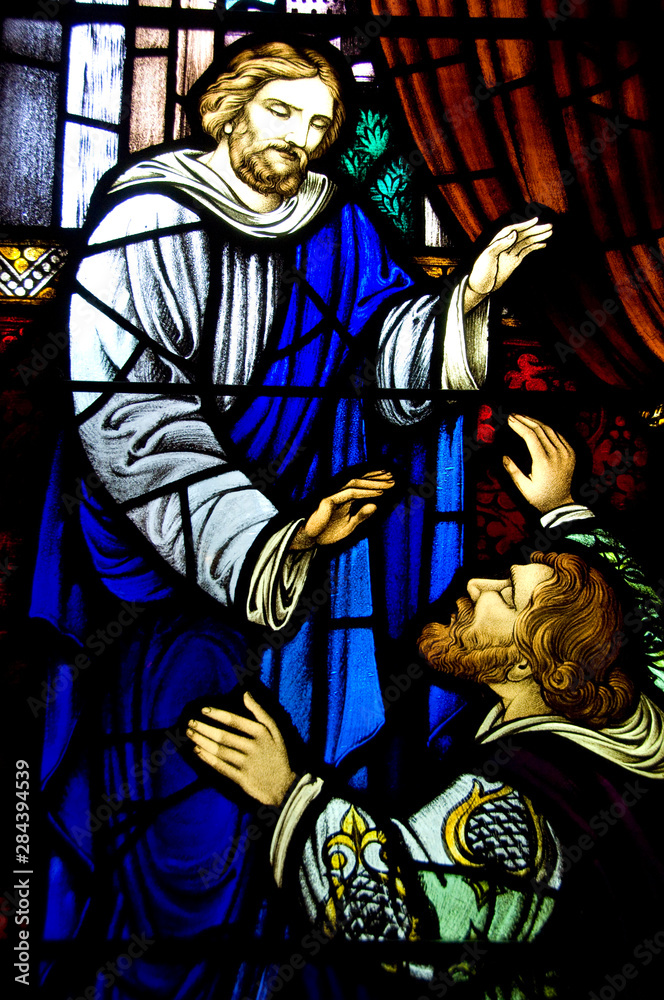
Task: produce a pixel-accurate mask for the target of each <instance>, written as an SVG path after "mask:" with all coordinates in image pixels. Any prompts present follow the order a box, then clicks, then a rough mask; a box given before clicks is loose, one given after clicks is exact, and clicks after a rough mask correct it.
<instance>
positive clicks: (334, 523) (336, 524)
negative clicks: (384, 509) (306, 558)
mask: <svg viewBox="0 0 664 1000" xmlns="http://www.w3.org/2000/svg"><path fill="white" fill-rule="evenodd" d="M393 486H394V479H393V478H392V475H391V474H390V473H389V472H386V471H385V470H384V469H380V470H379V471H378V472H366V473H365V474H364V475H363V476H362V477H361V478H360V479H351V480H349V482H347V483H346V485H345V486H344V487H343V489H341V490H339V492H338V493H333V494H332V496H329V497H325V499H324V500H321V502H320V503H319V505H318V507H317V509H316V510H315V511H314V513H313V514H312V515H311V517H310V518H309V519H308V521H307V522H306V524H304V525H303V526H302V527H301V528H300V530H299V532H298V533H297V535H296V536H295V538H294V539H293V541H292V542H291V549H310V548H312V547H313V546H314V545H332V544H333V542H340V541H342V540H343V539H344V538H347V537H348V535H350V534H351V533H352V532H353V531H354V530H355V528H357V526H358V524H361V523H362V521H366V519H367V518H368V517H371V515H372V514H373V513H374V512H375V510H376V504H375V503H364V504H362V506H361V507H360V509H359V510H358V511H356V512H355V513H354V514H351V508H352V506H353V503H354V502H355V501H356V500H360V501H361V500H370V498H371V497H380V496H382V495H383V493H384V492H385V490H390V489H392V487H393Z"/></svg>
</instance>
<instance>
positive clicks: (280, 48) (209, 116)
mask: <svg viewBox="0 0 664 1000" xmlns="http://www.w3.org/2000/svg"><path fill="white" fill-rule="evenodd" d="M315 76H318V77H320V79H321V80H322V82H323V83H324V84H325V86H326V87H327V88H328V89H329V90H330V92H331V93H332V97H333V100H334V111H333V114H332V124H331V125H330V127H329V129H328V130H327V132H326V133H325V135H324V136H323V138H322V139H321V142H320V144H319V145H318V146H317V147H316V149H315V150H314V151H313V152H312V153H311V155H310V157H309V159H312V160H313V159H316V158H317V157H319V156H322V155H323V153H325V152H326V151H327V150H328V149H329V148H330V146H331V145H332V143H333V142H334V141H335V139H336V138H337V136H338V134H339V131H340V129H341V126H342V125H343V123H344V121H345V118H346V111H345V108H344V105H343V101H342V98H341V80H340V78H339V76H338V75H337V72H336V70H335V69H334V67H333V66H332V65H331V64H330V63H329V62H328V61H327V59H326V58H325V57H324V56H323V55H321V54H320V52H317V51H316V50H315V49H308V48H295V47H294V46H292V45H288V44H287V43H286V42H268V43H266V44H264V45H257V46H256V47H255V48H247V49H243V50H242V51H241V52H239V53H238V54H237V55H236V56H235V57H234V58H233V59H231V61H230V62H229V64H228V68H227V70H226V72H225V73H222V74H221V76H219V77H218V78H217V79H216V80H215V82H214V83H213V84H212V85H211V86H210V87H208V89H207V90H206V91H205V93H204V94H203V96H202V97H201V99H200V102H199V105H198V108H199V111H200V114H201V122H202V125H203V128H204V129H205V131H206V132H208V133H209V134H210V135H211V136H212V138H213V139H214V140H215V142H219V140H220V139H221V137H222V135H223V130H224V125H226V123H227V122H233V121H234V120H235V119H236V118H237V117H238V116H239V115H241V114H242V112H243V111H244V107H245V105H246V104H248V103H249V101H252V100H253V99H254V97H255V96H256V94H257V93H258V91H259V90H260V89H261V88H262V87H264V86H265V84H267V83H270V82H271V81H272V80H302V79H305V80H310V79H313V77H315Z"/></svg>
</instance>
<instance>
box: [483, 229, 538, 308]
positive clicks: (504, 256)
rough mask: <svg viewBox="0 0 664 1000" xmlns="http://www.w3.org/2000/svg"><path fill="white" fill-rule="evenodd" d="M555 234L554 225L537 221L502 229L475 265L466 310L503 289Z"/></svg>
mask: <svg viewBox="0 0 664 1000" xmlns="http://www.w3.org/2000/svg"><path fill="white" fill-rule="evenodd" d="M552 232H553V226H552V225H551V224H550V223H548V222H546V223H542V224H541V225H539V220H538V219H536V218H535V219H529V220H528V221H527V222H517V223H515V224H514V225H512V226H505V228H504V229H501V230H500V232H499V233H498V234H497V235H496V236H494V238H493V239H492V240H491V242H490V243H489V245H488V247H487V248H486V250H483V251H482V253H481V254H480V255H479V257H478V258H477V260H476V261H475V263H474V264H473V269H472V271H471V272H470V277H469V279H468V285H467V288H466V293H465V296H464V309H465V311H466V312H467V311H468V309H469V308H470V309H472V308H474V306H476V305H477V304H478V303H479V302H481V301H482V299H483V298H485V296H487V295H489V294H490V293H491V292H495V291H497V289H499V288H501V287H502V285H504V284H505V282H506V281H507V279H508V278H509V276H510V275H511V274H512V273H513V272H514V271H516V269H517V267H518V266H519V264H521V263H522V262H523V261H524V260H525V259H526V257H527V256H528V254H529V253H533V251H534V250H543V249H544V248H545V247H546V241H547V240H548V239H549V237H550V236H551V233H552Z"/></svg>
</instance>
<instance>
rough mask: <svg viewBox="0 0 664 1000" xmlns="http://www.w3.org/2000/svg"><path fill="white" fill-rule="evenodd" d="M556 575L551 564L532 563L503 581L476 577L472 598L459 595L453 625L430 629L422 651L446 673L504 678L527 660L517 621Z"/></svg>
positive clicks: (489, 680)
mask: <svg viewBox="0 0 664 1000" xmlns="http://www.w3.org/2000/svg"><path fill="white" fill-rule="evenodd" d="M553 575H554V572H553V570H552V569H551V567H549V566H545V565H543V564H541V563H531V564H528V565H525V566H522V565H515V566H512V567H511V568H510V575H509V577H507V578H506V579H503V580H487V579H479V578H475V579H472V580H470V581H469V582H468V597H461V598H459V600H458V601H457V613H456V614H454V615H452V619H451V621H450V623H449V625H440V624H438V623H432V624H431V625H427V626H426V627H425V628H424V630H423V632H422V635H421V637H420V649H421V651H422V652H423V653H424V655H425V656H426V658H427V660H428V661H429V663H430V664H431V665H432V666H433V667H435V668H436V669H437V670H440V671H441V672H443V673H447V674H452V675H453V676H455V677H463V678H465V679H467V680H472V681H476V682H477V683H480V684H482V683H483V684H493V683H498V682H501V681H503V680H504V679H505V677H506V676H507V672H508V671H509V669H510V668H511V667H512V666H515V665H516V664H518V663H520V662H521V656H520V654H519V650H518V648H517V646H516V644H515V642H514V626H515V624H516V621H517V619H518V617H519V615H520V614H521V613H522V612H523V611H524V610H525V609H526V607H527V606H528V604H529V602H530V600H531V598H532V597H533V595H534V593H535V589H536V588H537V587H538V586H539V585H540V584H541V583H544V582H545V581H547V580H550V579H551V578H552V577H553Z"/></svg>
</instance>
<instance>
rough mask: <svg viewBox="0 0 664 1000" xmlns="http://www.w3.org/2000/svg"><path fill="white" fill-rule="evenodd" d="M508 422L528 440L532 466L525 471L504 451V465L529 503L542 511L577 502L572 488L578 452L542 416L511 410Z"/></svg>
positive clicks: (544, 512)
mask: <svg viewBox="0 0 664 1000" xmlns="http://www.w3.org/2000/svg"><path fill="white" fill-rule="evenodd" d="M508 423H509V426H510V427H511V428H512V430H513V431H514V432H515V433H516V434H518V435H519V437H521V438H523V440H524V441H525V442H526V445H527V446H528V451H529V452H530V457H531V459H532V468H531V470H530V475H529V476H526V475H524V473H523V472H522V471H521V469H520V468H519V467H518V465H517V464H516V463H515V462H513V461H512V459H511V458H509V456H508V455H503V465H504V466H505V468H506V469H507V471H508V472H509V474H510V476H511V477H512V480H513V482H514V483H515V485H516V487H517V489H519V490H520V491H521V493H522V494H523V495H524V497H525V498H526V500H527V501H528V503H530V504H532V505H533V507H535V508H536V509H537V510H538V511H539V512H540V513H541V514H546V513H547V511H550V510H555V508H556V507H562V506H563V505H564V504H570V503H574V500H573V499H572V494H571V492H570V490H571V487H572V474H573V472H574V466H575V464H576V456H575V454H574V450H573V448H572V447H571V445H570V444H569V443H568V442H567V441H566V440H565V438H564V437H562V436H561V435H560V434H556V432H555V431H554V430H552V429H551V428H550V427H548V426H547V425H546V424H543V423H542V422H541V420H533V419H532V417H522V416H520V415H518V414H516V413H511V414H510V416H509V418H508Z"/></svg>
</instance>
